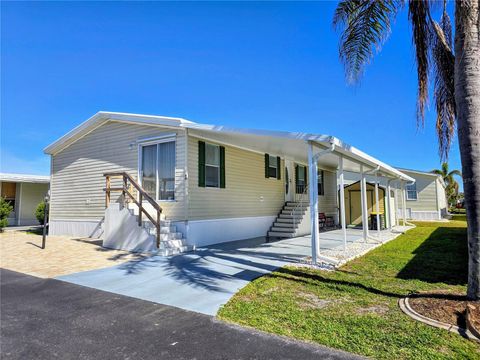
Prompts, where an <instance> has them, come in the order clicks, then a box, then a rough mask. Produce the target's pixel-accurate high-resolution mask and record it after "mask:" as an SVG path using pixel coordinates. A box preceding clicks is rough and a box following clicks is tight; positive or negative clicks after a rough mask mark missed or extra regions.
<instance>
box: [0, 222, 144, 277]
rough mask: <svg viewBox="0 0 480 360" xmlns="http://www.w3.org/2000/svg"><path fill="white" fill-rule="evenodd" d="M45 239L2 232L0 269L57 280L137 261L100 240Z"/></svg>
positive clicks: (21, 233)
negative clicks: (108, 246) (45, 240)
mask: <svg viewBox="0 0 480 360" xmlns="http://www.w3.org/2000/svg"><path fill="white" fill-rule="evenodd" d="M41 244H42V236H41V235H35V234H28V233H26V232H24V231H8V232H4V233H0V267H2V268H4V269H9V270H13V271H18V272H22V273H25V274H30V275H34V276H37V277H43V278H48V277H56V276H59V275H66V274H71V273H75V272H79V271H86V270H92V269H99V268H104V267H108V266H113V265H116V264H120V263H122V262H125V261H128V260H132V259H135V257H136V255H135V254H132V253H129V252H126V251H118V250H109V249H105V248H102V247H101V246H100V245H101V241H100V240H94V239H80V238H70V237H64V236H48V237H47V246H46V248H45V249H41V248H40V246H41Z"/></svg>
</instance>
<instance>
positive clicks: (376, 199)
mask: <svg viewBox="0 0 480 360" xmlns="http://www.w3.org/2000/svg"><path fill="white" fill-rule="evenodd" d="M383 210H384V211H385V209H383ZM375 212H376V213H377V215H376V218H377V237H378V238H379V239H380V225H381V224H380V199H379V194H378V171H375ZM383 216H385V214H384V215H383Z"/></svg>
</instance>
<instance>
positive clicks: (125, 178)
mask: <svg viewBox="0 0 480 360" xmlns="http://www.w3.org/2000/svg"><path fill="white" fill-rule="evenodd" d="M103 176H105V184H106V186H105V188H104V189H103V190H104V191H105V208H107V207H108V205H109V204H110V193H111V192H112V191H121V192H122V195H123V201H124V202H125V203H126V202H127V195H128V197H129V198H130V199H132V201H133V202H134V203H135V205H137V206H138V225H139V226H142V214H145V216H146V217H147V218H148V219H149V220H150V221H151V222H152V224H153V225H155V228H156V229H157V248H159V247H160V222H161V220H160V218H161V216H160V215H161V213H162V207H161V206H160V205H158V203H157V202H156V201H155V200H154V199H153V198H152V197H151V196H150V195H148V194H147V192H146V191H145V190H144V189H143V188H142V187H141V186H140V185H139V184H138V183H137V182H136V181H135V179H134V178H133V177H131V176H130V175H129V174H128V173H126V172H110V173H105V174H103ZM115 177H121V178H122V186H121V187H112V186H111V179H112V178H115ZM129 184H130V186H129ZM132 185H133V187H134V188H135V189H137V191H138V200H137V199H136V198H135V196H133V194H132V193H131V191H130V190H131V186H132ZM143 199H145V200H147V201H148V202H149V204H150V205H152V206H153V208H154V209H155V210H156V212H157V216H156V218H157V219H154V218H153V217H152V216H151V215H150V214H149V213H148V211H147V210H146V209H145V208H144V207H143ZM124 205H125V204H124Z"/></svg>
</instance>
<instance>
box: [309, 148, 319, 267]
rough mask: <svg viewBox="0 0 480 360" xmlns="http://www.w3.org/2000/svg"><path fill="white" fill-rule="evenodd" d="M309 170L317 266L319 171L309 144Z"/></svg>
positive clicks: (313, 244) (314, 263) (312, 229)
mask: <svg viewBox="0 0 480 360" xmlns="http://www.w3.org/2000/svg"><path fill="white" fill-rule="evenodd" d="M308 168H309V170H310V171H309V179H308V180H309V181H308V186H309V189H308V190H309V195H310V219H311V234H312V263H313V265H316V264H317V255H318V253H319V232H320V231H319V228H318V187H317V183H318V173H317V172H318V169H317V161H316V159H314V157H313V144H312V143H311V142H309V143H308Z"/></svg>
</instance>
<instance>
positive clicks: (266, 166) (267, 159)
mask: <svg viewBox="0 0 480 360" xmlns="http://www.w3.org/2000/svg"><path fill="white" fill-rule="evenodd" d="M269 161H270V155H268V154H265V177H266V178H269V176H268V168H269V166H270V164H269Z"/></svg>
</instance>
